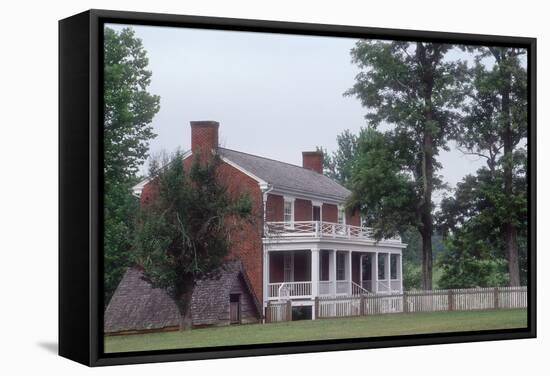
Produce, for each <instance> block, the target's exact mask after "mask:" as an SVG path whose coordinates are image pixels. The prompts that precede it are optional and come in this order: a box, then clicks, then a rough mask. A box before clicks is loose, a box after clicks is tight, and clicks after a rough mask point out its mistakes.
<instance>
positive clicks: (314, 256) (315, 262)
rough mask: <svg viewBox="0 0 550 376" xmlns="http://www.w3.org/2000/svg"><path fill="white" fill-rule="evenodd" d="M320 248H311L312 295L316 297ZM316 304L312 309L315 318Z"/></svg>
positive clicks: (317, 294) (313, 318)
mask: <svg viewBox="0 0 550 376" xmlns="http://www.w3.org/2000/svg"><path fill="white" fill-rule="evenodd" d="M319 266H320V265H319V249H318V248H312V249H311V295H313V297H314V298H316V297H318V296H319ZM315 313H316V312H315V304H314V305H313V307H312V309H311V319H312V320H315V319H316V318H317V317H315Z"/></svg>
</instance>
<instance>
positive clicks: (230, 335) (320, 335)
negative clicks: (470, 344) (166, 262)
mask: <svg viewBox="0 0 550 376" xmlns="http://www.w3.org/2000/svg"><path fill="white" fill-rule="evenodd" d="M526 326H527V311H526V310H523V309H516V310H498V311H478V312H433V313H414V314H406V313H398V314H388V315H379V316H363V317H354V318H343V319H323V320H315V321H311V320H307V321H306V320H304V321H293V322H283V323H274V324H266V325H259V324H251V325H236V326H224V327H213V328H203V329H194V330H191V331H188V332H161V333H150V334H131V335H121V336H108V337H105V352H109V353H111V352H125V351H144V350H165V349H183V348H192V347H211V346H230V345H244V344H259V343H276V342H293V341H310V340H324V339H343V338H360V337H363V338H364V337H378V336H391V335H406V334H425V333H442V332H457V331H474V330H490V329H509V328H522V327H526Z"/></svg>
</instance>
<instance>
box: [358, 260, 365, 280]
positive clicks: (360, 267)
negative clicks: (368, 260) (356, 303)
mask: <svg viewBox="0 0 550 376" xmlns="http://www.w3.org/2000/svg"><path fill="white" fill-rule="evenodd" d="M363 257H365V255H364V254H362V253H360V254H359V286H361V287H363Z"/></svg>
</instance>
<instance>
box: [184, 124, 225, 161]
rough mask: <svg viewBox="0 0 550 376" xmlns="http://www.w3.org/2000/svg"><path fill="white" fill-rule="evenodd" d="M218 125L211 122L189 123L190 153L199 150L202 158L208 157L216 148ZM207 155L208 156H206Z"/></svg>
mask: <svg viewBox="0 0 550 376" xmlns="http://www.w3.org/2000/svg"><path fill="white" fill-rule="evenodd" d="M219 126H220V123H218V122H217V121H211V120H202V121H192V122H191V151H192V152H193V154H196V153H197V152H198V151H199V150H200V153H201V155H202V156H205V155H209V153H211V151H212V150H216V148H217V147H218V128H219ZM206 153H208V154H206Z"/></svg>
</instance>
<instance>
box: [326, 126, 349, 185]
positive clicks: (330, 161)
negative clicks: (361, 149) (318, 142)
mask: <svg viewBox="0 0 550 376" xmlns="http://www.w3.org/2000/svg"><path fill="white" fill-rule="evenodd" d="M336 142H337V143H338V149H337V150H336V151H334V152H333V153H332V155H329V154H328V153H327V151H326V150H323V149H322V148H319V147H318V148H317V150H322V151H323V156H324V159H323V170H324V171H323V173H324V175H326V176H328V177H329V178H331V179H333V180H336V181H337V182H339V183H340V184H342V185H343V186H344V187H348V188H349V187H350V185H351V177H352V169H353V163H354V161H355V157H356V152H357V136H356V135H355V134H353V133H351V132H350V131H349V130H347V129H346V130H345V131H344V132H342V133H341V134H339V135H338V136H337V137H336Z"/></svg>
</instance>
